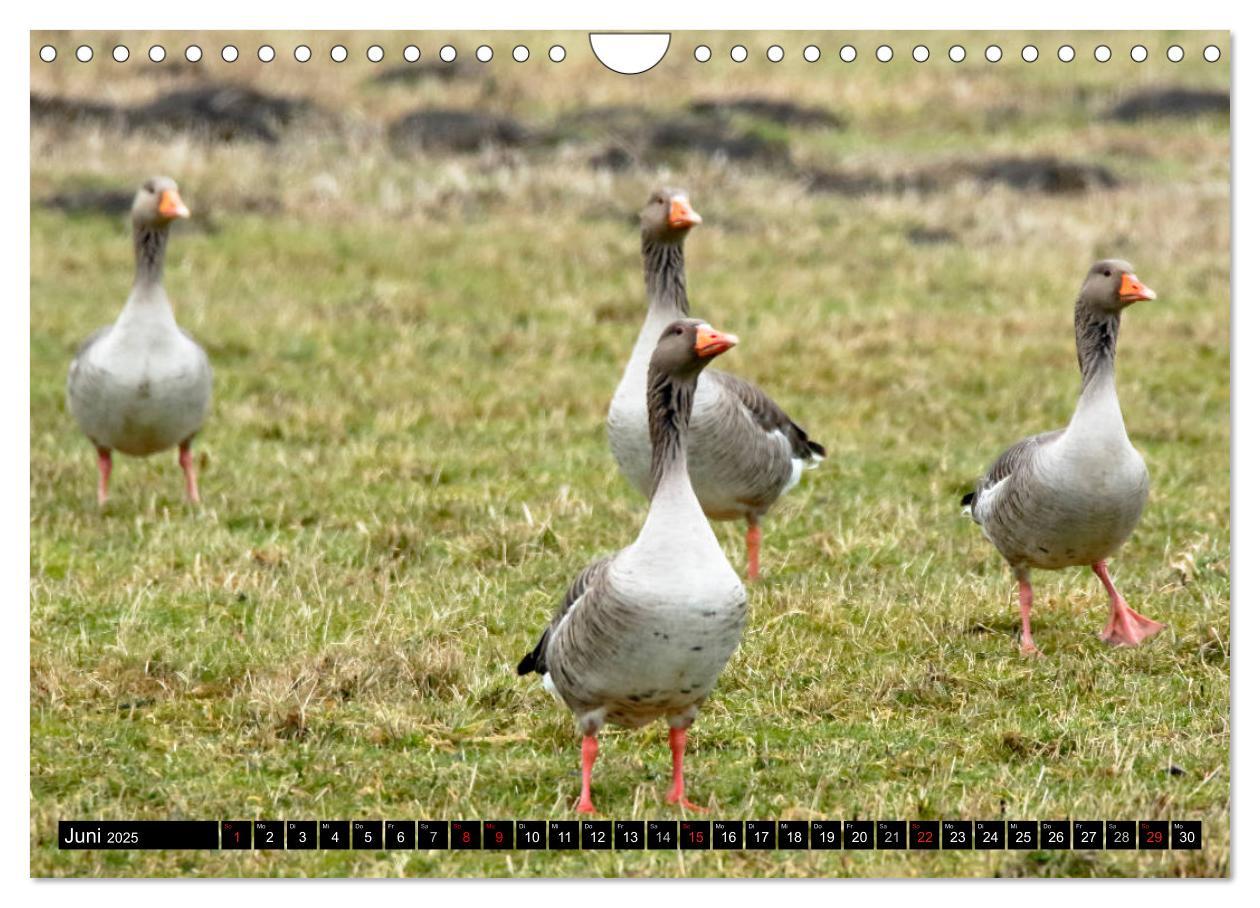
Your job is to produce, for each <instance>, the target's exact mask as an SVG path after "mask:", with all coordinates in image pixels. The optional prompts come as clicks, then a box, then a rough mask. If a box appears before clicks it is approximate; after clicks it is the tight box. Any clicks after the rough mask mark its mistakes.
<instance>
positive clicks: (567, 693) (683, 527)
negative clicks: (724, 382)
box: [516, 319, 747, 809]
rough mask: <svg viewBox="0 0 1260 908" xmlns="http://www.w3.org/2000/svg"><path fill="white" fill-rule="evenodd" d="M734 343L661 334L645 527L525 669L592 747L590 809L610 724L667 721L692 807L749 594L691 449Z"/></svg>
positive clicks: (608, 562) (699, 329) (597, 567)
mask: <svg viewBox="0 0 1260 908" xmlns="http://www.w3.org/2000/svg"><path fill="white" fill-rule="evenodd" d="M734 343H735V338H734V337H733V336H731V335H723V334H720V333H718V332H715V331H713V329H712V328H710V327H709V326H708V325H706V324H705V323H704V322H700V321H697V320H694V319H687V320H679V321H676V322H674V323H672V324H671V325H669V326H667V327H666V328H665V330H664V331H663V332H662V334H661V336H660V340H659V342H658V344H657V348H656V350H655V352H654V353H653V356H652V359H651V363H650V368H649V378H648V389H647V391H646V392H645V399H646V401H647V404H648V411H649V414H650V434H651V443H652V460H651V464H650V465H649V472H650V476H651V477H652V479H651V482H652V490H651V503H650V505H649V508H648V515H647V518H646V520H645V521H644V524H643V528H642V530H641V531H640V532H639V535H638V538H637V539H636V540H635V541H634V542H633V543H632V544H631V545H629V546H627V547H626V548H624V549H622V550H621V551H619V552H617V553H616V554H615V555H610V556H604V557H602V558H599V559H596V560H595V561H592V562H591V563H590V564H589V565H587V566H586V568H584V569H583V570H582V572H581V573H580V574H579V575H578V576H577V578H576V579H575V580H574V582H573V583H572V584H571V585H570V587H569V589H568V592H567V593H566V594H565V596H564V599H563V601H562V602H561V604H560V607H559V609H558V610H557V611H556V613H555V615H554V617H553V618H552V620H551V622H550V623H549V624H548V626H547V628H546V630H545V631H544V632H543V634H542V637H541V639H540V640H539V641H538V644H537V645H536V646H535V647H534V648H533V650H532V651H531V652H530V653H528V654H527V655H526V656H525V657H524V658H523V659H522V660H521V661H520V663H519V664H518V665H517V668H516V670H517V672H518V674H527V673H529V672H537V673H538V674H541V675H542V676H543V681H544V684H545V686H546V687H547V688H548V689H549V690H550V691H552V693H554V694H555V695H556V696H557V697H558V698H559V699H560V700H561V701H562V702H564V704H565V705H566V706H568V708H569V709H570V710H572V712H573V714H574V716H575V718H576V720H577V724H578V728H579V729H580V730H581V732H582V733H583V735H584V736H586V737H587V739H588V740H587V742H585V743H584V748H583V754H584V768H585V777H584V778H585V783H586V784H585V785H584V793H583V801H582V804H583V805H588V806H589V800H590V799H589V770H590V764H593V762H594V747H595V744H594V736H595V735H596V734H597V733H598V731H599V729H600V728H601V727H603V725H604V724H605V723H606V722H613V723H616V724H619V725H625V726H630V727H638V726H641V725H645V724H647V723H648V722H651V721H652V720H654V719H657V718H662V717H663V718H665V719H667V720H668V722H669V725H670V727H671V729H673V730H674V732H678V733H683V734H682V737H681V738H679V737H678V736H677V735H675V734H674V733H673V732H671V746H672V747H674V748H675V758H676V763H675V769H676V773H675V783H676V789H677V796H678V797H677V799H682V797H683V795H682V782H681V760H682V756H681V750H682V748H683V747H684V746H685V730H686V728H687V727H688V726H690V725H691V723H692V722H693V721H694V719H695V717H696V714H697V712H698V711H699V708H700V704H701V703H702V702H703V701H704V699H705V698H706V697H707V696H708V695H709V693H710V692H711V691H712V690H713V687H714V685H715V684H716V683H717V679H718V676H719V675H720V673H721V671H722V669H723V667H724V666H725V665H726V662H727V661H728V660H729V659H730V656H731V654H732V653H733V652H734V651H735V648H736V646H737V645H738V643H739V637H740V633H741V631H742V629H743V625H744V617H745V612H746V607H747V601H746V596H745V593H744V587H743V584H742V583H741V582H740V580H739V577H738V576H736V574H735V572H734V571H733V570H732V569H731V566H730V564H729V563H728V562H727V560H726V556H725V555H724V554H723V553H722V549H721V547H720V546H719V545H718V542H717V538H716V537H715V536H714V535H713V530H712V528H711V527H710V525H709V522H708V520H707V519H706V518H705V515H704V512H703V511H702V510H701V508H700V503H699V501H698V500H697V498H696V494H695V491H694V489H693V488H692V483H691V480H690V477H689V476H688V467H687V465H688V446H687V442H686V438H687V433H688V432H689V421H690V417H691V411H692V406H693V402H694V397H695V391H696V382H697V378H698V377H699V375H700V374H701V372H702V370H703V369H704V367H705V366H706V365H707V364H708V362H709V361H710V360H711V358H712V357H713V356H716V355H718V354H719V353H721V352H723V351H725V350H726V349H729V347H731V346H733V345H734ZM588 748H589V749H590V753H589V755H588ZM580 809H588V807H587V806H583V807H580ZM589 809H593V808H589Z"/></svg>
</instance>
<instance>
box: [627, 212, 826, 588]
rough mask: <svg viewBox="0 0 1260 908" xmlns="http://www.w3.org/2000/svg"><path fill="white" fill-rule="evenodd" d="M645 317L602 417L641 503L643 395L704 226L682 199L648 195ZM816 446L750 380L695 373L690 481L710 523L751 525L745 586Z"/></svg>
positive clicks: (818, 454) (644, 488) (645, 475)
mask: <svg viewBox="0 0 1260 908" xmlns="http://www.w3.org/2000/svg"><path fill="white" fill-rule="evenodd" d="M639 220H640V234H641V240H642V249H643V273H644V278H645V280H646V283H647V296H648V312H647V318H645V319H644V321H643V327H642V328H641V329H640V331H639V337H638V340H637V341H635V345H634V350H633V351H632V352H631V354H630V361H629V362H628V363H627V364H626V368H625V372H624V373H623V374H622V376H621V382H620V384H618V386H617V391H616V393H615V394H614V395H613V400H612V405H611V406H610V407H609V410H608V437H609V442H610V444H611V446H612V451H613V456H614V457H615V458H616V460H617V465H618V466H619V467H620V468H621V472H622V473H624V474H625V476H626V478H627V479H629V480H630V482H631V483H632V484H633V485H634V486H635V487H636V488H638V489H639V491H640V492H642V493H643V494H644V495H647V494H649V492H650V491H651V488H652V471H651V459H652V453H651V442H650V440H649V433H648V413H647V409H646V408H647V403H646V397H645V394H644V391H645V390H646V388H647V384H648V362H649V360H650V359H651V357H652V352H653V350H654V349H655V347H656V342H657V339H658V338H659V337H660V335H661V330H662V329H663V328H665V326H667V325H669V324H670V323H671V322H673V321H674V320H676V319H680V318H686V317H688V315H689V307H688V303H687V277H686V272H685V269H684V267H683V243H684V241H685V240H686V238H687V234H688V233H689V232H690V230H691V228H692V227H694V226H696V225H697V224H699V223H700V222H701V219H700V215H698V214H697V213H696V212H695V210H694V209H692V207H691V204H690V202H689V200H688V198H687V195H686V193H684V192H682V191H680V190H676V189H660V190H657V191H656V192H654V193H653V194H652V196H651V198H650V199H648V203H647V205H646V206H645V207H644V208H643V210H642V212H641V213H640V216H639ZM826 453H827V452H826V450H824V448H823V446H822V445H820V444H818V443H817V442H815V441H813V440H812V439H810V437H809V436H808V435H807V434H806V433H805V430H804V429H802V428H801V427H800V426H799V425H797V424H796V423H795V422H793V421H792V419H791V418H790V417H789V416H788V415H787V413H785V412H784V411H783V409H782V408H781V407H780V406H779V405H778V404H776V403H775V402H774V401H773V400H771V399H770V397H769V396H768V395H767V394H766V393H765V392H764V391H762V390H761V389H760V388H758V387H757V386H756V385H754V384H752V383H751V382H747V381H744V380H743V379H742V378H736V377H735V376H734V375H728V374H726V373H724V372H719V371H718V370H716V369H710V370H708V371H706V372H704V373H702V374H701V376H700V380H699V384H698V386H697V390H696V398H695V406H694V409H693V412H692V416H691V432H690V433H689V435H688V441H687V464H688V469H689V470H690V471H691V481H692V484H693V485H694V486H695V490H696V495H697V496H698V497H699V499H700V505H701V507H703V508H704V513H705V514H707V515H708V516H709V518H710V519H712V520H737V519H741V518H742V519H744V520H745V521H747V523H748V532H747V540H746V541H747V548H748V578H749V579H750V580H756V579H757V578H758V577H759V576H760V553H761V518H762V516H763V515H765V513H766V512H767V511H768V510H770V508H771V506H773V505H774V503H775V502H776V501H777V500H778V499H779V496H781V495H782V494H783V493H784V492H786V491H788V489H790V488H792V487H793V486H794V485H796V483H797V482H798V481H799V480H800V478H801V473H802V472H803V471H804V470H806V469H810V468H812V467H814V466H817V464H818V463H819V462H820V461H821V460H822V459H823V458H824V457H825V456H826Z"/></svg>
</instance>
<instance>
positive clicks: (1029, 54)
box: [1019, 44, 1041, 63]
mask: <svg viewBox="0 0 1260 908" xmlns="http://www.w3.org/2000/svg"><path fill="white" fill-rule="evenodd" d="M1019 55H1020V56H1021V57H1022V58H1023V59H1024V62H1025V63H1036V62H1037V58H1038V57H1040V56H1041V51H1039V50H1037V45H1035V44H1025V45H1024V49H1023V50H1021V51H1020V52H1019Z"/></svg>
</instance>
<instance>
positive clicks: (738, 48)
mask: <svg viewBox="0 0 1260 908" xmlns="http://www.w3.org/2000/svg"><path fill="white" fill-rule="evenodd" d="M731 59H732V60H734V61H735V62H736V63H743V62H744V61H745V60H747V59H748V48H746V47H744V45H742V44H736V45H735V46H734V47H732V48H731Z"/></svg>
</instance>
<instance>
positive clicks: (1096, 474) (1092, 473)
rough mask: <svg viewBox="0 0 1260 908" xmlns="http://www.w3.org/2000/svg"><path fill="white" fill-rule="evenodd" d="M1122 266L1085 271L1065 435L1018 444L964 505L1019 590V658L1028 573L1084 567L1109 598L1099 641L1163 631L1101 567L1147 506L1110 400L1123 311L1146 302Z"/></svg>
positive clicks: (1126, 640) (1024, 641)
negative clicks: (1074, 393) (1073, 396)
mask: <svg viewBox="0 0 1260 908" xmlns="http://www.w3.org/2000/svg"><path fill="white" fill-rule="evenodd" d="M1153 299H1155V292H1154V291H1153V290H1151V289H1149V288H1148V287H1146V286H1145V285H1144V284H1143V283H1142V282H1141V281H1139V280H1138V279H1137V276H1136V275H1135V274H1134V273H1133V268H1132V266H1131V265H1129V264H1128V263H1127V262H1122V261H1119V260H1117V259H1106V260H1104V261H1100V262H1098V263H1097V264H1095V265H1094V266H1093V267H1092V268H1090V269H1089V273H1088V274H1087V275H1086V277H1085V283H1084V285H1082V287H1081V292H1080V296H1079V298H1078V299H1077V301H1076V356H1077V360H1078V363H1079V365H1080V370H1081V394H1080V398H1079V399H1078V400H1077V403H1076V412H1075V413H1073V415H1072V421H1071V422H1070V423H1068V425H1067V428H1064V429H1058V430H1056V431H1053V432H1043V433H1041V434H1040V435H1033V436H1031V437H1029V438H1025V439H1024V440H1023V441H1020V442H1016V443H1015V444H1014V445H1012V446H1011V447H1010V448H1008V449H1007V450H1006V452H1005V453H1004V454H1002V456H1001V457H999V458H998V459H997V460H996V461H995V462H994V463H993V466H991V467H990V468H989V471H988V473H986V474H985V475H984V477H983V478H982V479H981V480H980V481H979V483H977V485H976V488H975V491H973V492H969V493H968V494H967V495H966V496H964V497H963V507H964V509H965V510H966V512H967V513H968V514H969V515H970V516H971V518H972V519H973V520H974V521H975V522H976V523H978V524H979V525H980V528H981V530H983V531H984V535H985V536H986V537H987V538H988V539H989V541H990V542H992V543H993V544H994V545H995V546H996V547H997V550H998V551H999V552H1001V553H1002V556H1003V557H1004V558H1005V559H1006V560H1007V562H1009V563H1010V565H1011V567H1012V568H1013V569H1014V571H1015V578H1016V580H1017V581H1018V583H1019V610H1020V618H1021V622H1022V634H1021V647H1020V648H1021V650H1022V651H1023V652H1024V653H1025V654H1029V655H1033V654H1039V653H1040V651H1039V650H1038V649H1037V646H1036V644H1035V643H1033V637H1032V626H1031V617H1030V616H1031V613H1032V586H1031V584H1030V583H1029V571H1030V570H1031V569H1032V568H1045V569H1048V570H1055V569H1058V568H1064V567H1071V566H1075V565H1089V566H1090V567H1092V568H1093V570H1094V573H1095V574H1097V575H1098V579H1099V580H1101V581H1102V584H1103V586H1104V587H1105V588H1106V590H1107V595H1108V596H1109V597H1110V598H1111V618H1110V620H1108V622H1107V625H1106V627H1105V628H1103V631H1102V633H1101V634H1100V635H1099V636H1101V637H1102V639H1103V640H1105V641H1107V642H1108V643H1112V644H1115V645H1117V646H1136V645H1138V644H1139V643H1141V642H1142V641H1143V640H1144V639H1146V638H1147V637H1149V636H1151V635H1152V634H1156V633H1158V632H1159V631H1160V630H1162V629H1163V627H1164V626H1163V625H1162V624H1160V623H1159V622H1158V621H1152V620H1151V619H1150V618H1147V617H1145V616H1143V615H1140V614H1138V613H1137V612H1136V611H1134V610H1133V609H1132V608H1130V607H1129V604H1128V603H1127V602H1125V601H1124V597H1123V596H1121V595H1120V593H1119V592H1117V591H1116V588H1115V585H1114V584H1113V583H1112V582H1111V576H1110V575H1109V574H1108V572H1107V559H1108V558H1109V557H1110V556H1111V555H1113V554H1114V553H1115V552H1116V551H1117V550H1118V549H1119V548H1120V546H1122V545H1123V544H1124V542H1125V540H1126V539H1128V538H1129V534H1130V533H1132V532H1133V528H1134V527H1135V526H1137V522H1138V518H1139V517H1141V516H1142V508H1143V507H1144V506H1145V504H1146V494H1147V489H1148V480H1147V475H1146V464H1145V463H1144V462H1143V460H1142V455H1140V454H1139V453H1138V452H1137V450H1136V449H1134V447H1133V445H1132V444H1131V443H1130V442H1129V436H1128V433H1127V432H1126V431H1125V428H1124V417H1123V416H1122V415H1121V413H1120V401H1119V398H1118V397H1117V396H1116V373H1115V360H1116V338H1117V337H1118V335H1119V332H1120V313H1121V312H1122V311H1123V310H1124V309H1125V308H1126V307H1128V306H1130V305H1131V304H1133V303H1136V302H1138V301H1139V300H1153Z"/></svg>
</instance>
